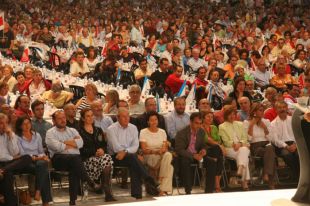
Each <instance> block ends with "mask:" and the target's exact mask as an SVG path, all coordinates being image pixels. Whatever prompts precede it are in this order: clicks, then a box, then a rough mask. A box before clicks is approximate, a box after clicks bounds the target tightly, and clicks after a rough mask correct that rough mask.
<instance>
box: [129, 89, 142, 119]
mask: <svg viewBox="0 0 310 206" xmlns="http://www.w3.org/2000/svg"><path fill="white" fill-rule="evenodd" d="M129 97H130V99H129V101H128V104H129V112H130V114H135V115H137V114H142V113H143V112H144V104H143V102H142V101H141V99H140V98H141V88H140V87H139V85H136V84H134V85H131V86H130V88H129Z"/></svg>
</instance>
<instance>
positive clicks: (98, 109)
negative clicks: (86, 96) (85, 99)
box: [90, 100, 103, 118]
mask: <svg viewBox="0 0 310 206" xmlns="http://www.w3.org/2000/svg"><path fill="white" fill-rule="evenodd" d="M90 108H91V110H92V111H93V114H94V116H95V117H98V118H101V117H102V116H103V114H102V112H103V104H102V102H101V101H100V100H96V101H94V102H93V103H91V105H90Z"/></svg>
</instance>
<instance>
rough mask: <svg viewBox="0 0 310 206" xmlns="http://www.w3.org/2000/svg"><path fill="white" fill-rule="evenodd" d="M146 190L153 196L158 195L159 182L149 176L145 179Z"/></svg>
mask: <svg viewBox="0 0 310 206" xmlns="http://www.w3.org/2000/svg"><path fill="white" fill-rule="evenodd" d="M144 185H145V190H146V192H147V194H149V195H151V196H158V195H159V190H158V189H157V186H158V185H157V184H156V183H155V181H154V179H153V178H151V177H148V178H146V179H145V180H144Z"/></svg>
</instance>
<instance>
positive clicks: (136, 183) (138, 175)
mask: <svg viewBox="0 0 310 206" xmlns="http://www.w3.org/2000/svg"><path fill="white" fill-rule="evenodd" d="M129 119H130V118H129V111H128V110H127V109H126V108H119V109H118V121H117V122H115V123H113V124H112V125H111V126H110V127H109V128H108V129H107V140H108V148H109V154H111V155H112V158H113V162H114V165H115V166H126V167H129V171H130V177H131V196H132V197H134V198H136V199H141V198H142V187H141V186H142V180H143V179H144V183H145V187H146V191H147V193H149V194H150V195H152V196H154V195H155V196H156V195H158V193H159V192H158V190H157V188H156V183H155V181H154V179H153V178H152V177H150V175H149V174H148V173H147V171H146V169H145V168H144V167H143V165H142V163H141V162H140V160H139V159H138V156H137V154H136V152H137V150H138V148H139V139H138V130H137V127H136V126H134V125H132V124H130V123H129Z"/></svg>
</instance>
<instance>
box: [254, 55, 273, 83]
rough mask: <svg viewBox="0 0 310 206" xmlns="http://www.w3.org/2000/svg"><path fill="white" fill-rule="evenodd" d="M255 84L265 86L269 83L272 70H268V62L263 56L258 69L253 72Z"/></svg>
mask: <svg viewBox="0 0 310 206" xmlns="http://www.w3.org/2000/svg"><path fill="white" fill-rule="evenodd" d="M253 76H254V79H255V84H256V85H257V86H259V87H263V86H266V85H268V84H269V80H270V79H271V77H270V72H269V71H267V67H266V63H265V60H264V59H263V58H261V59H259V60H258V64H257V69H256V70H255V71H254V72H253Z"/></svg>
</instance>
